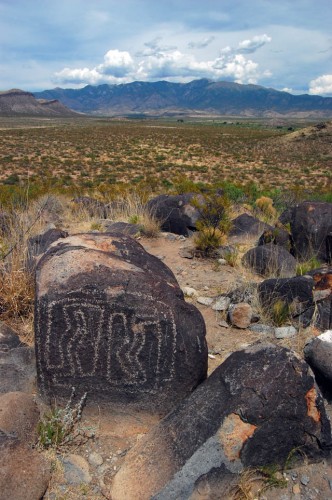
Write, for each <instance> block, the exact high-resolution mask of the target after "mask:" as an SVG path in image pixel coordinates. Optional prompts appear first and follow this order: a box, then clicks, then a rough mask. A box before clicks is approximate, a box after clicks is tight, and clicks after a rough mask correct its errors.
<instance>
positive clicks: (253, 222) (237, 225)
mask: <svg viewBox="0 0 332 500" xmlns="http://www.w3.org/2000/svg"><path fill="white" fill-rule="evenodd" d="M272 229H273V227H272V226H270V225H269V224H266V223H265V222H263V221H261V220H259V219H257V218H256V217H253V216H252V215H249V214H241V215H239V216H238V217H236V218H235V219H233V220H232V227H231V230H230V232H229V236H230V237H232V238H233V237H237V238H241V237H246V238H252V237H257V238H258V237H259V236H260V235H261V234H262V232H263V231H268V230H272Z"/></svg>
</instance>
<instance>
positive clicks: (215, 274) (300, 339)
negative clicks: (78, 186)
mask: <svg viewBox="0 0 332 500" xmlns="http://www.w3.org/2000/svg"><path fill="white" fill-rule="evenodd" d="M140 243H141V244H142V245H143V246H144V248H145V249H146V250H147V251H148V252H149V253H151V254H153V255H155V256H157V257H158V258H160V259H161V260H162V261H163V262H164V263H165V264H166V265H167V266H168V267H169V268H170V269H171V270H172V271H173V272H174V274H175V276H176V278H177V280H178V282H179V284H180V286H181V287H182V288H183V287H185V286H189V287H192V288H194V289H195V290H196V291H197V293H198V296H204V297H216V296H218V295H219V294H220V293H225V292H228V291H230V290H232V289H234V288H236V287H237V286H239V284H241V283H242V284H245V283H249V281H250V280H253V279H254V280H256V281H259V279H258V278H257V277H254V276H252V275H250V274H248V273H247V272H246V271H245V270H243V269H242V268H241V267H239V266H236V267H230V266H229V265H219V264H218V263H217V262H216V260H205V259H199V258H193V259H188V258H184V257H182V256H181V253H183V251H184V250H185V249H186V248H187V247H188V246H190V245H191V242H190V239H183V238H181V237H174V236H170V235H167V234H162V235H161V236H160V237H159V238H156V239H144V238H142V239H140ZM186 300H188V301H190V302H193V303H195V305H196V306H197V307H198V309H199V310H200V311H201V313H202V315H203V317H204V319H205V323H206V328H207V342H208V348H209V373H211V372H212V371H213V370H214V369H215V368H216V367H217V366H218V365H219V364H220V363H222V362H223V361H224V360H225V359H226V357H227V356H228V355H229V354H231V353H232V352H234V351H236V350H238V349H241V348H243V347H245V346H247V345H249V344H252V343H254V342H256V341H258V340H262V339H266V338H267V336H266V334H257V333H254V332H251V331H250V330H239V329H236V328H232V327H225V326H220V323H221V322H222V321H224V320H225V316H224V313H219V312H215V311H213V310H212V309H211V308H210V307H207V306H204V305H201V304H199V303H197V300H196V299H195V298H187V299H186ZM312 335H313V332H311V331H308V330H304V331H303V332H299V334H298V336H297V337H295V338H293V339H290V340H282V341H277V340H276V339H272V338H268V340H269V341H273V342H275V343H278V344H279V345H284V346H286V347H290V348H292V349H294V350H295V351H297V352H298V353H301V351H302V348H303V345H304V344H305V341H306V339H307V338H309V337H311V336H312ZM327 410H328V413H329V415H330V417H331V416H332V407H331V405H328V404H327ZM158 420H159V418H158V416H151V415H146V414H144V413H139V414H137V413H133V414H130V413H129V414H128V412H127V411H126V413H124V412H122V411H120V410H118V411H114V410H113V411H112V412H110V410H109V409H104V408H99V409H98V411H97V412H96V410H95V408H94V409H92V408H89V406H88V405H87V407H86V408H85V410H84V412H83V419H82V421H81V424H80V426H81V436H79V437H78V439H77V441H76V442H75V444H72V445H71V446H70V447H68V449H67V450H61V453H60V454H59V455H58V456H57V460H56V464H57V466H56V467H55V472H54V474H53V479H52V482H51V484H50V487H49V490H48V492H47V493H46V495H45V499H46V500H60V499H68V500H70V499H85V498H87V499H89V500H90V499H91V500H99V499H102V498H111V497H110V495H109V486H110V484H111V481H112V478H113V476H114V475H115V474H116V472H117V471H118V470H119V468H120V467H121V464H122V462H123V460H124V457H125V455H126V453H127V452H128V450H129V449H130V448H131V447H132V446H133V445H134V444H135V443H136V442H137V441H138V440H139V439H140V438H141V437H142V436H143V435H144V434H145V433H146V432H148V430H149V429H151V428H152V427H153V426H154V425H155V424H156V423H157V422H158ZM88 437H89V438H88ZM63 457H65V461H66V457H67V460H69V464H71V466H69V468H68V463H67V465H66V463H64V458H63ZM96 457H97V459H96ZM53 458H54V457H53ZM82 458H83V459H84V460H83V465H84V467H83V465H82V464H81V462H80V459H82ZM77 463H78V464H79V469H83V470H85V472H86V474H87V479H88V481H87V484H75V481H73V480H72V479H71V477H70V472H71V468H74V469H75V464H77ZM72 464H74V465H72ZM279 475H280V477H279V479H280V480H282V481H283V483H284V485H283V487H278V488H272V489H267V490H265V491H263V490H264V488H265V487H266V482H263V481H262V480H261V478H260V479H259V478H258V475H257V473H256V472H255V471H252V472H250V473H249V474H248V475H246V476H243V477H240V478H239V485H240V487H235V488H234V490H232V492H231V493H230V494H229V495H228V496H227V497H225V496H224V495H222V496H220V493H218V485H214V486H211V485H203V486H200V488H199V489H198V490H196V491H195V492H194V494H193V496H192V500H198V499H201V500H209V499H220V500H224V499H225V500H227V499H228V498H229V499H255V498H257V499H258V498H261V499H265V500H291V499H294V500H315V499H317V500H318V499H319V500H328V499H332V464H331V463H328V462H327V461H324V462H321V463H319V464H308V463H306V462H304V464H303V465H302V466H301V467H297V468H296V469H289V470H287V471H286V472H285V473H284V475H283V476H282V475H281V474H279ZM179 500H181V499H179Z"/></svg>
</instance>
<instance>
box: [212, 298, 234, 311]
mask: <svg viewBox="0 0 332 500" xmlns="http://www.w3.org/2000/svg"><path fill="white" fill-rule="evenodd" d="M230 303H231V299H230V298H229V297H219V298H218V299H217V300H216V301H215V303H214V304H213V306H212V309H213V310H214V311H227V309H228V308H229V305H230Z"/></svg>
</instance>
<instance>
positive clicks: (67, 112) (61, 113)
mask: <svg viewBox="0 0 332 500" xmlns="http://www.w3.org/2000/svg"><path fill="white" fill-rule="evenodd" d="M0 116H45V117H73V116H78V114H77V113H76V112H74V111H72V110H71V109H68V108H67V107H66V106H65V105H64V104H62V103H61V102H59V101H58V100H57V99H51V100H47V99H36V98H35V97H34V95H33V94H32V93H31V92H25V91H24V90H19V89H12V90H8V91H5V92H0Z"/></svg>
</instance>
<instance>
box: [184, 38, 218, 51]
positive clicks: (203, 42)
mask: <svg viewBox="0 0 332 500" xmlns="http://www.w3.org/2000/svg"><path fill="white" fill-rule="evenodd" d="M215 38H216V37H215V36H208V37H206V38H204V39H203V40H198V41H197V42H189V43H188V48H189V49H205V47H207V46H208V45H210V43H212V42H213V41H214V40H215Z"/></svg>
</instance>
